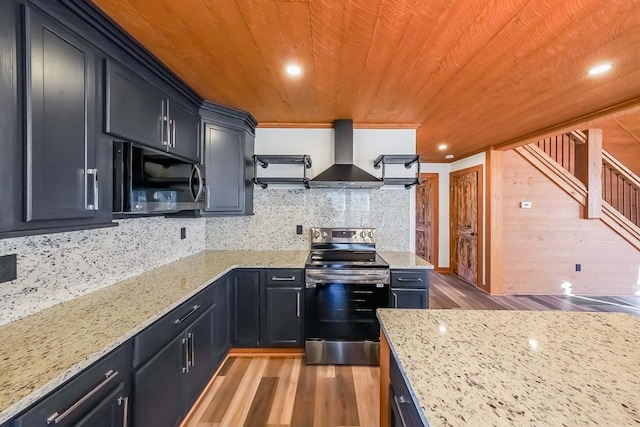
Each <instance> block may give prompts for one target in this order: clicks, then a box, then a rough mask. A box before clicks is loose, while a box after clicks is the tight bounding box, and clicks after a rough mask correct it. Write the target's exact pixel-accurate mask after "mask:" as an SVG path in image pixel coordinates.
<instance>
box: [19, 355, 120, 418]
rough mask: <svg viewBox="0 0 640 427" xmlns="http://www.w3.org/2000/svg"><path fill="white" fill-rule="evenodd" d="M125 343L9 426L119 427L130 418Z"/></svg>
mask: <svg viewBox="0 0 640 427" xmlns="http://www.w3.org/2000/svg"><path fill="white" fill-rule="evenodd" d="M130 365H131V345H130V343H126V344H124V345H122V346H121V347H119V348H118V349H116V350H115V351H113V352H112V353H111V354H110V355H108V356H106V357H104V358H103V359H101V360H99V361H98V362H96V363H95V364H94V365H93V366H91V367H89V368H88V369H86V370H85V371H84V372H82V373H81V374H80V375H78V376H76V377H75V378H73V379H71V380H70V381H69V382H68V383H66V384H65V385H63V386H62V387H60V388H59V389H58V390H56V391H54V392H53V393H51V394H50V395H48V396H47V397H45V398H44V399H42V400H41V401H40V402H38V403H36V404H35V405H34V406H32V407H31V408H29V409H28V410H27V411H26V412H25V413H23V414H22V415H20V416H18V417H16V418H15V420H14V422H13V427H50V426H52V425H55V426H58V427H60V426H62V427H66V426H86V427H88V426H92V427H93V426H95V427H103V426H104V427H112V426H113V427H116V426H123V425H124V421H125V420H128V419H129V417H130V410H131V406H130V402H131V399H130V397H131V382H130V378H131V371H130Z"/></svg>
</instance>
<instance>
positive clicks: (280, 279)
mask: <svg viewBox="0 0 640 427" xmlns="http://www.w3.org/2000/svg"><path fill="white" fill-rule="evenodd" d="M271 280H272V281H273V282H293V281H294V280H296V278H295V277H294V276H291V277H278V276H273V277H272V278H271Z"/></svg>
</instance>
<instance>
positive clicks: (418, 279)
mask: <svg viewBox="0 0 640 427" xmlns="http://www.w3.org/2000/svg"><path fill="white" fill-rule="evenodd" d="M398 282H422V279H421V278H419V277H411V278H408V279H405V278H404V277H398Z"/></svg>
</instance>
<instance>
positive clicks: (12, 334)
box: [0, 251, 433, 424]
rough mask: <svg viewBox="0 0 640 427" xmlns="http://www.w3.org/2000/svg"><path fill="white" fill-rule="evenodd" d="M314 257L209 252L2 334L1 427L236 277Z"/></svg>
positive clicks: (409, 257) (392, 256) (409, 259)
mask: <svg viewBox="0 0 640 427" xmlns="http://www.w3.org/2000/svg"><path fill="white" fill-rule="evenodd" d="M308 254H309V252H308V251H203V252H200V253H198V254H196V255H192V256H189V257H186V258H183V259H181V260H179V261H176V262H173V263H170V264H167V265H165V266H163V267H159V268H156V269H154V270H151V271H149V272H146V273H143V274H141V275H139V276H136V277H133V278H131V279H127V280H124V281H122V282H119V283H116V284H114V285H111V286H107V287H105V288H102V289H99V290H97V291H94V292H91V293H89V294H87V295H84V296H82V297H79V298H75V299H73V300H71V301H68V302H65V303H62V304H58V305H56V306H54V307H51V308H48V309H46V310H43V311H41V312H39V313H36V314H34V315H31V316H27V317H25V318H23V319H20V320H18V321H15V322H12V323H9V324H6V325H2V326H0V340H1V341H2V343H3V346H2V348H1V349H0V360H2V364H0V424H2V423H3V422H5V421H6V420H8V419H11V418H12V417H13V416H15V415H17V414H19V413H20V412H21V411H23V410H24V409H26V408H27V407H29V406H30V405H32V404H33V403H34V402H36V401H38V400H39V399H41V398H42V397H44V396H45V395H47V394H48V393H49V392H51V391H53V390H55V389H56V388H58V387H59V386H61V385H62V384H64V383H65V382H66V381H68V380H69V379H70V378H72V377H75V376H76V375H77V374H78V373H80V372H82V371H83V370H85V369H86V368H88V367H89V366H91V365H92V364H94V363H95V362H96V361H98V360H100V359H101V358H103V357H104V356H105V355H107V354H109V353H110V352H112V351H113V350H114V349H116V348H118V347H119V346H121V345H123V344H125V343H127V342H129V343H130V341H131V338H132V337H134V336H136V335H137V334H139V333H140V332H141V331H143V330H144V329H145V328H148V327H149V326H150V325H152V324H154V322H156V321H158V320H159V319H161V318H162V317H163V316H165V315H166V314H167V313H170V312H171V311H172V310H174V309H175V308H176V307H178V306H179V305H180V304H182V303H184V302H185V301H187V300H189V299H190V298H193V297H194V296H196V297H197V295H201V294H202V292H201V291H203V290H204V289H206V288H208V287H209V285H211V284H212V283H213V282H214V281H216V280H218V279H220V278H221V277H223V276H225V274H227V273H228V272H230V271H231V270H234V269H302V268H304V264H305V260H306V258H307V256H308ZM382 254H383V255H384V256H385V257H388V262H389V264H390V267H391V268H392V269H416V268H421V269H431V268H433V266H432V265H431V264H430V263H428V262H426V261H424V260H422V259H420V258H418V257H416V256H415V255H413V254H411V253H409V252H383V253H382ZM247 286H249V285H247ZM203 310H204V308H203V309H202V310H201V311H203ZM193 317H195V316H193ZM47 415H49V414H47Z"/></svg>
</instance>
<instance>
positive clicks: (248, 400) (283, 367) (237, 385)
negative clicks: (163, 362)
mask: <svg viewBox="0 0 640 427" xmlns="http://www.w3.org/2000/svg"><path fill="white" fill-rule="evenodd" d="M379 372H380V369H379V368H378V367H369V366H332V365H328V366H317V365H306V364H305V363H304V359H303V358H302V357H299V356H297V357H229V358H228V359H227V361H226V362H225V363H224V365H223V367H222V369H221V370H220V373H219V374H218V376H217V377H216V378H215V379H214V380H213V381H212V382H211V383H210V384H209V388H208V390H207V391H206V392H205V394H204V395H203V396H202V397H201V399H200V403H199V404H198V405H197V406H196V407H195V408H194V409H193V411H192V414H191V416H190V417H188V419H187V420H186V421H185V423H183V427H212V426H229V427H231V426H233V427H239V426H244V427H258V426H269V427H285V426H296V427H297V426H301V427H302V426H309V427H336V426H359V427H372V426H376V425H378V418H379V407H380V400H379V393H378V384H379V382H380V377H379Z"/></svg>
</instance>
